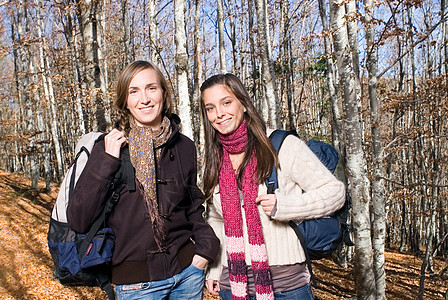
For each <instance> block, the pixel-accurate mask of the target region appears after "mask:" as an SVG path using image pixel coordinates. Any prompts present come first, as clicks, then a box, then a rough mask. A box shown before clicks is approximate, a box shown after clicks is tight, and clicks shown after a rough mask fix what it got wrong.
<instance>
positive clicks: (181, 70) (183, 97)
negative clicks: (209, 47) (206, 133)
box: [174, 0, 193, 138]
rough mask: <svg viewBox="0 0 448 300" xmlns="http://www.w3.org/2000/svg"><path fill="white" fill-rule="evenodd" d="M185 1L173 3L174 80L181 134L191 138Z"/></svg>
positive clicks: (176, 0) (177, 0)
mask: <svg viewBox="0 0 448 300" xmlns="http://www.w3.org/2000/svg"><path fill="white" fill-rule="evenodd" d="M185 9H186V7H185V0H175V1H174V22H175V27H176V28H175V37H174V41H175V43H176V58H175V66H176V75H177V77H176V79H177V96H178V101H177V103H178V110H179V116H180V118H181V120H182V133H183V134H185V135H186V136H188V137H190V138H193V124H192V122H191V109H190V96H189V93H188V76H187V69H188V68H189V66H188V55H187V36H186V33H185Z"/></svg>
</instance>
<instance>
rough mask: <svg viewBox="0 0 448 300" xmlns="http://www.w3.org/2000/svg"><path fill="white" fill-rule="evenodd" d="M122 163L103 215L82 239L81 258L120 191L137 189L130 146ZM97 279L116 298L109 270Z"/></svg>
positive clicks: (115, 201)
mask: <svg viewBox="0 0 448 300" xmlns="http://www.w3.org/2000/svg"><path fill="white" fill-rule="evenodd" d="M120 159H121V165H120V169H119V170H118V171H117V173H116V174H115V177H114V179H113V180H112V181H111V182H109V184H108V185H107V189H109V196H108V200H107V201H106V202H105V205H104V209H103V211H102V212H101V215H100V216H99V217H98V218H97V219H96V220H95V222H94V223H93V225H92V226H91V227H90V230H89V232H88V233H87V236H86V238H85V239H84V240H83V241H82V243H81V244H80V246H79V252H78V255H79V260H81V258H82V256H83V255H84V253H86V251H87V249H88V247H89V245H90V243H91V241H92V239H93V238H94V237H95V235H96V233H97V232H98V231H99V230H100V228H102V227H105V226H106V224H107V220H108V219H109V216H110V214H111V213H112V210H113V209H114V207H115V206H116V205H117V203H118V201H119V200H120V193H121V191H122V190H123V188H124V187H125V186H127V188H128V191H130V192H133V191H135V175H134V167H133V166H132V164H131V158H130V156H129V147H128V146H125V147H123V148H122V149H121V155H120ZM96 278H97V281H98V283H99V285H100V287H101V289H102V290H103V291H105V292H106V294H107V296H108V298H109V299H110V300H114V299H115V290H114V288H113V286H112V284H111V281H110V276H109V273H108V271H107V270H101V271H99V272H98V273H97V274H96Z"/></svg>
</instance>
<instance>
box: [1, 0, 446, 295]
mask: <svg viewBox="0 0 448 300" xmlns="http://www.w3.org/2000/svg"><path fill="white" fill-rule="evenodd" d="M0 20H1V21H0V78H1V89H0V106H1V111H0V122H1V127H0V149H1V151H0V169H2V170H4V171H7V172H23V173H24V174H25V175H26V176H28V177H29V178H30V179H31V183H30V184H31V187H32V188H34V189H36V190H37V188H38V179H39V178H42V179H44V180H45V183H46V189H47V190H48V191H50V190H51V185H52V184H53V185H54V183H55V182H56V184H57V182H59V181H60V180H61V178H62V177H63V175H64V170H65V169H66V168H67V166H68V165H69V163H70V161H71V159H72V157H73V150H74V144H75V143H76V141H77V139H78V138H79V137H80V135H82V134H83V133H86V132H89V131H92V130H108V129H110V128H111V124H112V123H113V121H114V120H115V118H116V115H115V113H114V111H113V109H112V108H111V101H112V99H113V97H114V83H115V79H116V77H117V75H118V74H119V73H120V70H122V69H123V67H124V66H125V65H126V64H127V63H129V62H131V61H133V60H135V59H146V60H152V61H154V62H156V63H157V64H158V65H159V66H160V67H161V69H162V70H163V72H164V74H165V75H166V76H167V78H168V79H169V82H170V84H171V87H172V89H173V91H174V95H175V103H176V112H177V113H178V114H179V115H180V117H181V119H182V126H183V127H182V131H183V132H184V133H185V134H186V135H188V136H190V137H191V138H192V139H194V141H195V142H196V144H197V146H198V149H199V150H200V149H201V146H202V144H203V141H202V138H201V137H202V135H201V125H200V122H201V120H200V116H199V112H198V101H197V99H198V88H199V86H200V84H201V83H202V81H203V80H204V79H205V78H207V77H209V76H211V75H213V74H217V73H223V72H232V73H235V74H236V75H238V76H239V77H240V78H241V79H242V80H243V82H244V83H245V85H246V87H247V89H248V91H249V92H250V93H251V95H252V97H253V99H254V101H255V103H256V106H257V107H258V108H259V109H260V111H261V112H262V113H263V115H264V117H265V119H266V121H267V124H268V125H269V126H270V127H276V128H287V129H290V128H294V129H296V130H297V131H298V133H299V135H300V136H301V137H302V138H303V139H309V138H317V139H320V140H323V141H326V142H329V143H331V144H333V145H334V146H335V147H336V148H337V149H338V151H339V152H340V154H341V162H342V165H341V167H340V168H339V170H338V177H339V178H341V179H342V180H344V181H345V182H346V183H347V185H348V191H349V192H350V195H351V197H352V209H351V222H352V224H353V226H354V231H353V240H354V242H355V244H356V245H355V247H350V248H348V249H341V251H340V260H339V261H340V263H341V265H344V264H346V263H347V260H348V261H351V262H353V264H354V270H355V276H354V278H355V282H356V293H357V295H358V297H359V298H360V299H384V298H385V297H386V296H385V290H386V276H387V274H386V273H385V255H384V253H385V249H389V248H396V249H398V250H399V251H410V252H411V253H414V254H415V255H416V256H420V257H421V258H423V259H422V265H421V276H420V282H419V286H420V288H419V292H418V298H420V299H422V298H423V297H424V292H425V278H426V277H427V276H428V275H431V274H433V273H434V272H438V273H439V274H440V273H447V272H448V271H447V270H448V268H446V267H444V268H443V269H441V270H435V267H434V264H433V263H432V262H433V258H434V257H437V258H439V259H440V258H441V259H443V260H445V264H446V259H447V254H448V253H447V249H448V239H447V236H448V220H447V218H448V217H447V210H448V208H447V194H448V184H447V174H448V170H447V169H448V166H447V156H448V147H447V142H448V141H447V138H448V135H447V133H448V132H447V131H448V130H447V129H448V126H447V121H446V120H447V117H448V103H447V99H448V95H447V94H448V86H447V85H448V25H447V2H446V0H441V1H435V0H412V1H410V0H407V1H404V0H398V1H390V0H383V1H373V0H364V1H357V0H343V1H333V0H303V1H288V0H246V1H239V0H216V1H209V0H196V1H193V0H175V1H168V0H167V1H155V0H121V1H120V0H57V1H45V0H29V1H28V0H27V1H25V0H3V1H2V0H0ZM199 153H200V152H199ZM199 158H200V157H199Z"/></svg>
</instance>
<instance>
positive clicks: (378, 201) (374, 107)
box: [364, 0, 386, 299]
mask: <svg viewBox="0 0 448 300" xmlns="http://www.w3.org/2000/svg"><path fill="white" fill-rule="evenodd" d="M364 7H365V17H364V19H365V26H366V40H367V58H366V63H367V71H368V75H369V83H368V90H369V100H370V111H371V118H372V125H371V126H372V140H373V141H372V146H373V147H372V160H373V179H372V202H373V205H372V213H373V220H372V226H373V236H372V244H373V258H374V263H373V266H374V273H375V284H376V299H386V273H385V257H384V243H385V234H386V210H385V208H386V191H385V186H384V179H383V178H384V164H383V148H382V145H381V142H382V136H381V132H380V123H381V121H380V106H381V103H380V101H379V99H378V90H377V88H378V78H377V72H378V60H377V53H378V51H377V45H378V44H377V43H376V42H375V24H374V22H373V11H374V9H375V6H374V2H373V0H365V2H364Z"/></svg>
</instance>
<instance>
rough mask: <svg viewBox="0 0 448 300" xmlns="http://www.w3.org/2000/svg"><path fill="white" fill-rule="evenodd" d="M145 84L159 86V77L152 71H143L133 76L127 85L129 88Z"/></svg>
mask: <svg viewBox="0 0 448 300" xmlns="http://www.w3.org/2000/svg"><path fill="white" fill-rule="evenodd" d="M147 84H159V85H160V79H159V76H158V74H157V72H156V71H155V70H154V69H144V70H141V71H140V72H138V73H137V74H135V75H134V77H133V78H132V80H131V82H130V83H129V87H130V88H131V87H138V86H139V85H147Z"/></svg>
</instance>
